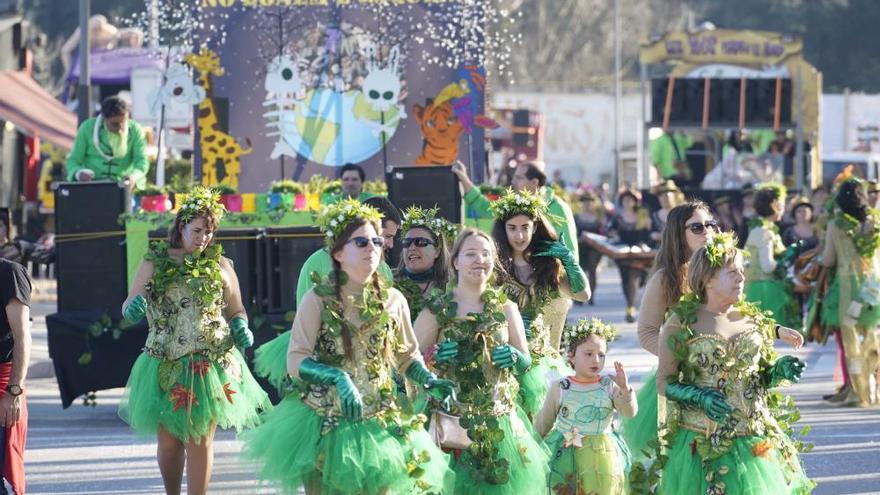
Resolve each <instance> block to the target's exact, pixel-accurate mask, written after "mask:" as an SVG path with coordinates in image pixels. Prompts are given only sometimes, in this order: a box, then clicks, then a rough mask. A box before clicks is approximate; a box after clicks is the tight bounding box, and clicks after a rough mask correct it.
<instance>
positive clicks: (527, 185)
mask: <svg viewBox="0 0 880 495" xmlns="http://www.w3.org/2000/svg"><path fill="white" fill-rule="evenodd" d="M528 169H529V167H528V165H517V167H516V170H515V171H514V172H513V180H512V181H510V184H511V185H512V186H513V189H514V190H515V191H522V190H523V189H525V190H526V191H529V192H533V193H534V192H538V188H539V187H541V186H540V183H539V182H538V179H529V178H528V176H526V171H527V170H528Z"/></svg>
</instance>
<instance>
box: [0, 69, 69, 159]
mask: <svg viewBox="0 0 880 495" xmlns="http://www.w3.org/2000/svg"><path fill="white" fill-rule="evenodd" d="M0 88H3V90H2V91H0V119H2V120H6V121H9V122H12V123H13V124H15V126H16V127H19V128H20V129H22V130H23V131H25V132H26V133H28V134H31V135H35V136H39V137H40V138H41V139H43V140H45V141H49V142H50V143H52V144H54V145H56V146H58V147H60V148H63V149H66V150H69V149H70V148H72V147H73V140H74V138H76V129H77V119H76V114H74V113H73V112H71V111H70V110H68V109H67V108H66V107H65V106H64V105H62V104H61V102H59V101H58V100H56V99H55V98H53V97H52V95H50V94H49V93H48V92H47V91H46V90H45V89H43V88H42V86H40V85H39V84H37V82H36V81H34V79H33V78H32V77H31V76H29V75H28V74H26V73H24V72H18V71H7V72H0Z"/></svg>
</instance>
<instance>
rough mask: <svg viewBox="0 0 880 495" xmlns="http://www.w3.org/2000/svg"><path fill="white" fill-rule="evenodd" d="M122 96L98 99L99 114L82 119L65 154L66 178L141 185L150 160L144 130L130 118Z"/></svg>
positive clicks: (80, 180)
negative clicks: (99, 104) (127, 181)
mask: <svg viewBox="0 0 880 495" xmlns="http://www.w3.org/2000/svg"><path fill="white" fill-rule="evenodd" d="M129 114H130V111H129V108H128V104H127V103H125V100H123V99H122V98H119V97H118V96H111V97H109V98H107V99H105V100H104V101H103V103H101V114H100V115H99V116H97V117H94V118H91V119H88V120H86V121H85V122H83V123H82V124H81V125H80V126H79V130H77V132H76V140H75V141H74V142H73V149H72V150H70V156H68V157H67V180H70V181H77V182H88V181H92V180H113V181H117V182H119V181H122V180H125V179H128V180H130V181H131V182H132V183H133V184H134V185H136V186H137V187H144V186H145V185H146V182H147V171H148V170H149V168H150V162H149V161H148V160H147V155H146V149H145V143H144V132H143V130H141V126H140V125H138V123H137V122H135V121H133V120H131V119H129Z"/></svg>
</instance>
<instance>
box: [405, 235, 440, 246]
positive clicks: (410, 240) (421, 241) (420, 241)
mask: <svg viewBox="0 0 880 495" xmlns="http://www.w3.org/2000/svg"><path fill="white" fill-rule="evenodd" d="M400 244H402V245H403V247H405V248H408V247H410V246H412V245H413V244H415V245H416V247H420V248H423V247H428V246H436V245H437V243H435V242H434V241H432V240H431V239H428V238H427V237H407V238H406V239H404V240H402V241H400Z"/></svg>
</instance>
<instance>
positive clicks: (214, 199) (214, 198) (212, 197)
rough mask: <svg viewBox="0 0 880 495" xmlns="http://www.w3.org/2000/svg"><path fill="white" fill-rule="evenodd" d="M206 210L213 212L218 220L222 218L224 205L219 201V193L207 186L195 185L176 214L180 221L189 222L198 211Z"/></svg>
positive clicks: (224, 210) (197, 214)
mask: <svg viewBox="0 0 880 495" xmlns="http://www.w3.org/2000/svg"><path fill="white" fill-rule="evenodd" d="M208 211H209V212H211V213H213V214H214V215H215V216H216V217H217V219H218V220H219V219H221V218H223V215H224V214H225V213H226V207H225V206H223V204H222V203H220V193H219V192H217V191H214V190H212V189H208V188H207V187H202V186H196V187H194V188H193V189H192V191H190V192H189V194H188V195H187V197H186V200H185V201H184V202H183V204H182V205H181V206H180V211H179V212H178V213H177V215H178V216H179V217H180V219H181V221H183V222H184V223H189V222H191V221H192V219H193V218H195V217H197V216H199V214H200V213H204V212H208Z"/></svg>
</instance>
